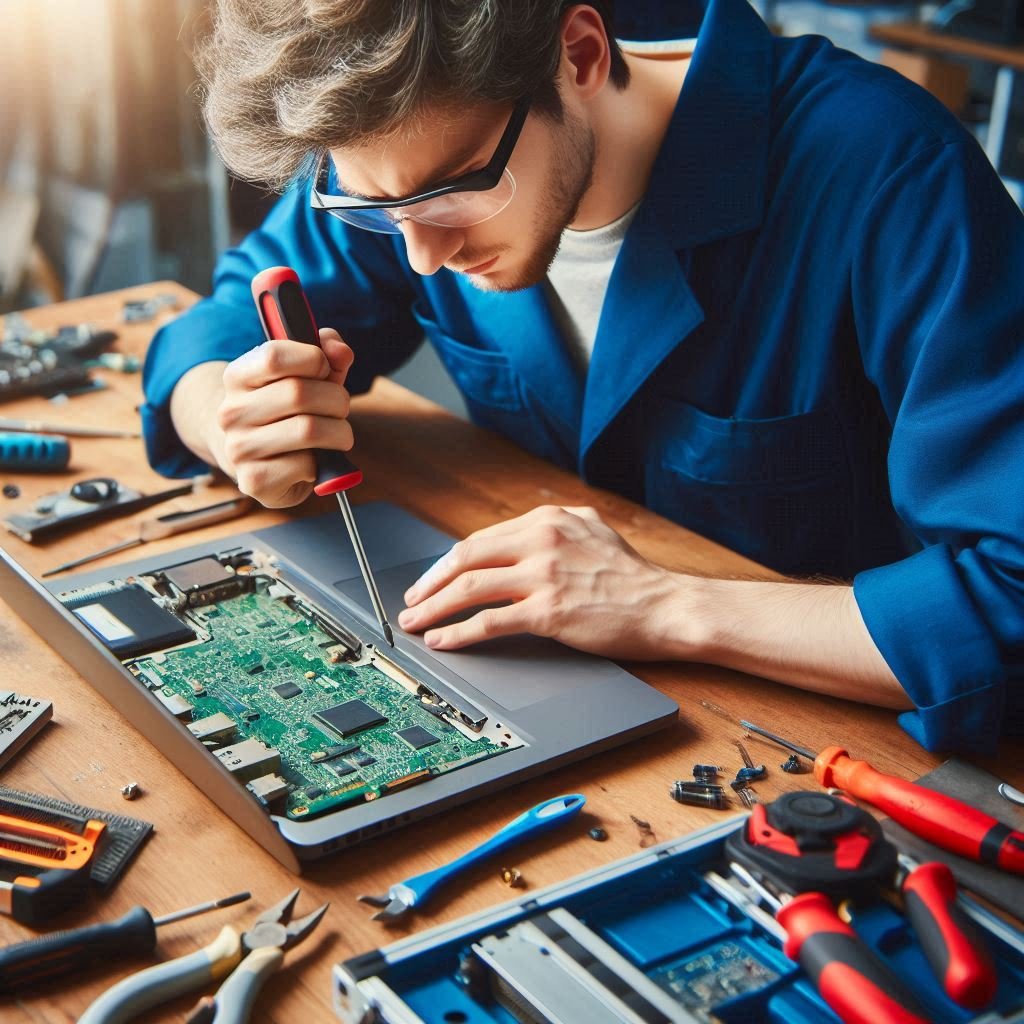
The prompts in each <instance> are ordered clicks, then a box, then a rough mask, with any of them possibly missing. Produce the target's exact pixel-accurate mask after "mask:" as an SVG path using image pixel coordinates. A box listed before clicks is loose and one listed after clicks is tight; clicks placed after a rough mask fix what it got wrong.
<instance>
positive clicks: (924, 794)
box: [740, 721, 1024, 874]
mask: <svg viewBox="0 0 1024 1024" xmlns="http://www.w3.org/2000/svg"><path fill="white" fill-rule="evenodd" d="M740 725H742V726H743V728H744V729H749V730H750V731H751V732H756V733H757V734H758V735H760V736H764V737H765V738H766V739H769V740H771V741H772V742H773V743H778V744H779V745H780V746H782V747H785V748H786V749H787V750H792V751H795V752H796V753H797V754H802V755H803V756H804V757H806V758H808V760H811V761H813V762H814V777H815V778H816V779H817V780H818V782H820V783H821V785H823V786H826V787H828V788H832V787H835V788H837V789H842V790H844V791H845V792H847V793H849V794H850V796H854V797H856V798H857V799H858V800H864V801H865V802H866V803H869V804H872V805H873V806H875V807H877V808H878V809H879V810H881V811H885V813H886V814H888V815H889V817H890V818H892V819H893V821H898V822H899V823H900V824H901V825H902V826H903V827H904V828H906V829H908V830H909V831H910V832H913V833H914V835H917V836H920V837H921V838H922V839H927V840H928V842H930V843H934V844H935V845H936V846H939V847H941V848H942V849H943V850H949V851H950V852H951V853H956V854H959V855H960V856H961V857H966V858H967V859H968V860H973V861H978V862H979V863H982V864H992V865H994V866H996V867H999V868H1002V870H1003V871H1012V872H1014V873H1015V874H1024V832H1017V831H1015V830H1014V829H1011V828H1010V827H1009V826H1007V825H1004V824H1003V823H1002V822H1001V821H997V820H996V819H995V818H993V817H992V816H991V815H988V814H985V813H984V812H983V811H979V810H977V809H976V808H974V807H971V806H970V805H969V804H965V803H963V802H962V801H960V800H957V799H955V798H954V797H951V796H946V795H945V794H944V793H936V792H934V791H933V790H930V789H925V788H924V786H919V785H917V784H916V783H914V782H909V781H907V780H906V779H901V778H898V777H897V776H895V775H885V774H883V773H882V772H880V771H876V770H875V769H874V768H872V767H871V765H870V764H868V763H867V761H855V760H854V759H853V758H852V757H850V755H849V754H848V753H847V752H846V751H845V750H844V749H843V748H842V747H826V748H825V749H824V750H823V751H822V752H821V753H820V754H815V753H814V752H813V751H811V750H806V749H805V748H803V747H798V746H796V744H794V743H790V742H789V740H785V739H783V738H782V737H781V736H776V735H775V734H774V733H770V732H768V731H767V730H765V729H762V728H761V727H760V726H757V725H754V724H753V723H752V722H744V721H741V722H740Z"/></svg>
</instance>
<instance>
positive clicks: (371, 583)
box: [337, 491, 395, 647]
mask: <svg viewBox="0 0 1024 1024" xmlns="http://www.w3.org/2000/svg"><path fill="white" fill-rule="evenodd" d="M337 498H338V507H339V508H340V509H341V517H342V519H344V520H345V527H346V529H347V530H348V535H349V538H350V539H351V541H352V549H353V551H355V553H356V561H357V562H358V563H359V571H360V572H361V573H362V574H363V582H364V583H365V584H366V591H367V593H368V594H369V595H370V603H371V604H372V605H373V611H374V614H375V615H376V616H377V621H378V622H379V623H380V629H381V632H382V633H383V634H384V639H385V640H387V642H388V643H389V644H390V645H391V646H392V647H394V646H395V635H394V633H393V632H392V631H391V623H390V622H388V617H387V613H386V612H385V611H384V604H383V602H382V601H381V599H380V592H379V591H378V590H377V583H376V581H375V580H374V578H373V572H372V571H371V570H370V563H369V560H368V559H367V557H366V552H365V551H364V550H363V542H362V539H361V538H360V536H359V530H358V529H356V520H355V516H353V515H352V506H351V505H350V504H349V503H348V495H347V494H346V493H345V492H344V491H339V492H338V494H337Z"/></svg>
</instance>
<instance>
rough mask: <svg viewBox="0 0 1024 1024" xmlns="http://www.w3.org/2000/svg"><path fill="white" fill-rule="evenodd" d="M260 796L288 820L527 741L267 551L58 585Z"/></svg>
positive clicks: (64, 598)
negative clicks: (286, 576)
mask: <svg viewBox="0 0 1024 1024" xmlns="http://www.w3.org/2000/svg"><path fill="white" fill-rule="evenodd" d="M58 599H59V600H60V601H61V603H62V604H63V605H64V606H65V607H66V608H67V609H68V610H69V611H71V612H73V614H74V615H75V616H77V617H78V619H80V620H81V621H82V622H83V623H84V624H85V625H86V626H87V627H88V628H89V629H90V630H91V631H92V632H93V633H94V634H95V635H96V636H97V637H98V638H99V639H100V640H101V641H102V642H103V643H104V644H105V645H106V646H107V648H109V650H110V651H111V652H112V653H113V654H114V655H115V656H116V657H117V658H119V659H120V660H121V662H122V663H123V664H124V665H125V667H126V668H127V669H128V670H129V671H130V672H131V674H132V675H133V676H134V677H135V679H136V680H137V682H138V684H139V685H140V686H143V687H146V688H147V689H148V690H151V691H152V692H153V693H154V694H155V695H156V696H157V697H158V698H159V699H160V701H161V702H162V703H163V705H164V706H165V707H166V708H167V710H169V711H170V712H171V713H172V714H173V715H174V716H176V717H177V718H178V720H179V721H180V722H181V723H182V726H183V728H186V729H188V731H189V732H190V733H192V735H193V736H195V737H196V738H197V739H199V740H200V741H201V742H202V744H203V745H204V746H205V747H207V749H208V750H209V752H210V756H211V757H213V758H216V759H217V760H218V761H219V762H220V763H221V764H222V765H223V766H224V767H225V768H227V770H228V771H229V772H230V773H231V774H232V776H233V777H234V778H236V779H237V780H238V782H239V784H240V785H244V786H246V787H247V788H248V790H249V791H250V792H251V793H252V794H254V795H255V796H256V797H257V798H258V799H259V800H260V801H261V803H262V804H263V805H264V806H265V807H266V808H267V809H268V810H272V811H273V812H275V813H278V814H283V815H285V816H286V817H288V818H289V819H291V820H293V821H301V820H305V819H308V818H311V817H314V816H316V815H320V814H323V813H326V812H328V811H335V810H338V809H339V808H341V807H344V806H347V805H350V804H353V803H359V802H363V801H368V800H376V799H378V798H379V797H382V796H386V795H387V794H389V793H392V792H395V791H396V790H398V789H402V788H405V787H407V786H411V785H414V784H418V783H422V782H426V781H428V780H429V779H432V778H436V777H438V776H440V775H443V774H445V773H447V772H451V771H455V770H457V769H459V768H462V767H464V766H466V765H469V764H474V763H476V762H479V761H482V760H485V759H487V758H491V757H496V756H498V755H500V754H503V753H505V752H506V751H508V750H512V749H515V748H517V747H521V746H523V740H522V739H520V738H519V737H518V736H516V735H515V734H514V733H513V732H512V731H511V730H510V729H509V728H508V727H507V726H502V725H500V724H498V723H495V722H494V721H493V720H490V719H488V718H487V716H485V715H484V714H483V713H482V712H480V711H479V710H478V709H476V708H474V707H473V706H472V705H470V704H468V703H467V702H466V701H465V700H464V699H462V698H460V697H459V696H458V695H457V694H455V693H454V692H451V691H448V690H447V689H446V688H444V687H443V685H439V683H438V682H437V681H431V683H429V684H428V683H427V682H425V681H423V679H421V678H417V675H416V674H415V672H416V668H415V666H414V665H412V664H407V665H403V664H399V662H400V661H403V660H404V659H403V658H402V655H401V653H400V652H395V651H392V650H390V649H388V651H387V654H386V655H385V654H384V653H383V652H382V651H381V650H378V649H376V648H375V647H374V646H373V645H372V644H369V643H363V642H361V641H360V640H359V639H358V638H357V637H356V636H355V635H354V633H353V632H352V631H351V630H349V629H347V628H346V627H345V626H344V625H343V624H342V623H340V622H339V621H337V619H336V618H335V617H334V616H332V615H331V614H329V613H328V612H326V611H325V610H323V609H322V608H320V607H318V606H317V605H315V604H314V603H312V602H311V601H310V600H309V599H308V598H307V597H305V596H303V595H301V594H299V593H298V592H297V591H296V590H294V589H293V588H292V587H291V586H290V585H289V584H288V583H287V582H285V581H284V580H283V579H282V578H281V573H280V572H279V570H278V567H277V564H276V562H275V559H274V558H273V557H272V556H270V555H268V554H265V553H263V552H260V551H242V552H239V551H235V552H229V553H226V554H222V555H219V556H217V557H213V556H210V557H204V558H199V559H196V560H193V561H188V562H184V563H179V564H175V565H170V566H168V567H166V568H160V569H155V570H152V571H149V572H147V573H145V574H140V575H137V576H127V577H125V578H123V579H115V580H112V581H110V582H109V583H105V584H100V585H96V586H90V587H85V588H81V589H76V590H70V591H67V592H64V593H61V594H59V595H58Z"/></svg>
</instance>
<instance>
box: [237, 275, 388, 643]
mask: <svg viewBox="0 0 1024 1024" xmlns="http://www.w3.org/2000/svg"><path fill="white" fill-rule="evenodd" d="M252 297H253V300H254V301H255V303H256V308H257V310H258V311H259V314H260V323H261V324H262V325H263V333H264V334H265V335H266V336H267V340H268V341H272V340H275V339H280V340H286V341H301V342H303V343H304V344H307V345H316V346H317V347H319V345H320V331H319V330H318V329H317V326H316V320H314V318H313V311H312V309H311V308H310V305H309V300H308V299H307V298H306V293H305V292H304V291H303V290H302V284H301V282H300V281H299V275H298V274H296V273H295V271H294V270H292V269H291V268H290V267H269V268H268V269H266V270H263V271H261V272H260V273H258V274H257V275H256V276H255V277H254V278H253V279H252ZM315 455H316V467H317V477H316V486H315V487H314V488H313V490H314V491H315V492H316V493H317V494H319V495H320V496H321V497H323V496H324V495H327V494H334V495H336V496H337V498H338V505H339V507H340V508H341V516H342V518H343V519H344V520H345V527H346V528H347V529H348V535H349V539H350V540H351V541H352V547H353V549H354V550H355V553H356V560H357V561H358V562H359V571H360V572H361V573H362V574H363V582H364V583H365V584H366V589H367V592H368V593H369V595H370V603H371V604H372V605H373V610H374V612H375V614H376V616H377V621H378V622H379V623H380V628H381V632H382V633H383V634H384V639H385V640H387V642H388V643H389V644H390V645H391V646H392V647H394V646H395V637H394V634H393V633H392V631H391V624H390V623H389V622H388V619H387V615H386V614H385V612H384V605H383V603H382V602H381V599H380V592H379V591H378V590H377V584H376V583H375V582H374V579H373V572H372V571H371V570H370V563H369V561H367V558H366V551H365V550H364V549H363V542H362V540H361V539H360V537H359V530H358V528H357V527H356V520H355V516H353V515H352V507H351V506H350V505H349V503H348V495H347V494H346V491H348V490H349V489H350V488H352V487H355V486H356V484H359V483H362V480H363V474H362V471H361V470H360V469H358V468H357V467H356V466H353V465H352V463H351V462H350V461H349V460H348V458H347V456H346V455H345V454H344V452H337V451H325V450H320V451H317V452H316V453H315Z"/></svg>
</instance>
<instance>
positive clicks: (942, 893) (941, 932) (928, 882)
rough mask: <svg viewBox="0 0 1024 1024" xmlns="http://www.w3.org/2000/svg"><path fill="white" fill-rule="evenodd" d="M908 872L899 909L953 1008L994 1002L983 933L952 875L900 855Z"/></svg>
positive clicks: (980, 1006) (934, 864) (992, 967)
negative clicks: (978, 927) (966, 905)
mask: <svg viewBox="0 0 1024 1024" xmlns="http://www.w3.org/2000/svg"><path fill="white" fill-rule="evenodd" d="M900 866H901V867H902V868H903V869H904V871H905V872H906V876H905V877H904V879H903V884H902V886H901V888H902V890H903V905H904V910H905V911H906V914H907V917H909V918H910V921H911V924H913V926H914V931H915V932H916V933H917V937H918V939H919V940H920V942H921V948H922V949H923V950H924V954H925V957H926V958H927V960H928V963H929V964H931V968H932V971H933V972H934V973H935V976H936V977H937V978H938V979H939V981H941V982H942V988H943V991H944V992H945V993H946V995H948V996H949V998H950V999H952V1000H953V1002H954V1003H957V1004H958V1005H959V1006H965V1007H967V1008H968V1009H971V1010H981V1009H984V1007H986V1006H988V1004H989V1003H990V1002H992V1000H993V999H994V998H995V994H996V988H997V986H998V978H997V976H996V968H995V965H994V964H993V962H992V957H991V956H990V954H989V952H988V948H987V947H986V945H985V940H984V939H983V938H982V937H981V933H980V932H979V931H978V929H977V928H976V927H975V926H974V922H973V921H971V919H970V918H969V917H968V916H967V914H966V912H965V911H964V909H963V907H962V906H961V904H960V903H959V902H958V899H957V884H956V879H955V878H954V877H953V872H952V871H950V870H949V868H948V867H947V866H946V865H945V864H942V863H940V862H939V861H931V862H930V863H928V864H918V863H917V862H916V861H913V860H912V859H911V858H909V857H905V856H904V855H903V854H901V855H900Z"/></svg>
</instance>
